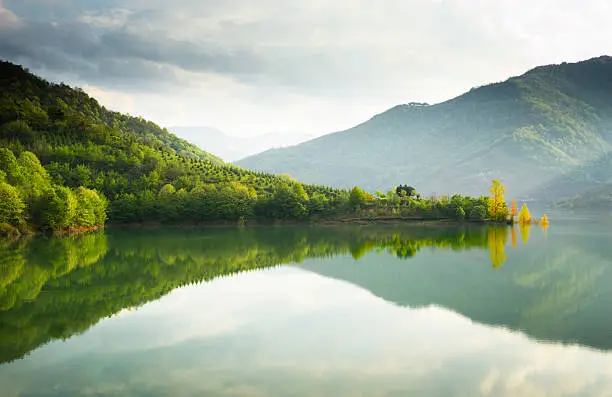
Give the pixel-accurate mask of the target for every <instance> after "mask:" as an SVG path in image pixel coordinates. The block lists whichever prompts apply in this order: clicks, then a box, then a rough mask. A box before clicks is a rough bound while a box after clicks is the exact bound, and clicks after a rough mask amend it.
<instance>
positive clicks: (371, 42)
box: [0, 0, 612, 135]
mask: <svg viewBox="0 0 612 397" xmlns="http://www.w3.org/2000/svg"><path fill="white" fill-rule="evenodd" d="M611 14H612V4H611V3H610V2H608V1H605V0H601V1H595V0H585V1H580V2H578V1H574V0H539V1H526V0H513V1H510V0H499V1H495V2H491V1H477V0H448V1H446V0H387V1H374V0H370V1H354V0H351V1H348V0H339V1H336V2H333V3H330V2H328V1H323V0H313V1H308V2H306V1H295V0H288V1H287V0H282V1H280V0H262V1H257V2H253V1H246V0H226V1H218V0H215V1H211V0H175V1H172V2H170V1H161V0H147V1H144V0H122V1H119V0H109V1H101V0H81V1H74V0H44V1H43V0H4V1H2V0H0V58H4V59H7V60H10V61H13V62H17V63H21V64H24V65H25V66H27V67H29V68H30V69H31V70H32V71H34V72H36V73H39V74H41V75H42V76H44V77H47V78H50V79H53V80H56V81H57V80H60V81H64V82H66V83H69V84H75V85H79V86H81V87H83V88H84V89H85V90H86V91H87V92H89V93H90V94H91V95H93V96H95V97H96V98H98V99H99V100H100V102H101V103H102V104H104V105H106V106H107V107H109V108H111V109H114V110H119V111H123V112H128V113H131V114H135V115H142V116H143V117H145V118H148V119H151V120H154V121H156V122H158V123H159V124H161V125H163V126H172V125H183V126H189V125H193V126H197V125H207V126H214V127H216V128H219V129H220V130H222V131H224V132H225V133H228V134H232V135H255V134H262V133H269V132H272V131H292V132H295V133H308V134H315V135H318V134H323V133H327V132H331V131H334V130H339V129H345V128H348V127H351V126H353V125H355V124H356V123H359V122H361V121H364V120H366V119H368V118H369V117H370V116H372V115H373V114H375V113H378V112H381V111H383V110H385V109H386V108H389V107H391V106H393V105H396V104H398V103H405V102H411V101H423V102H430V103H433V102H438V101H442V100H445V99H448V98H451V97H453V96H456V95H458V94H460V93H461V92H463V91H466V90H468V89H469V88H471V87H473V86H476V85H481V84H485V83H488V82H492V81H500V80H503V79H505V78H507V77H509V76H511V75H516V74H520V73H522V72H524V71H526V70H527V69H529V68H531V67H534V66H537V65H540V64H548V63H559V62H562V61H577V60H582V59H586V58H590V57H593V56H598V55H601V54H604V53H612V25H610V24H609V15H611Z"/></svg>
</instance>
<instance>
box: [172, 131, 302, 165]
mask: <svg viewBox="0 0 612 397" xmlns="http://www.w3.org/2000/svg"><path fill="white" fill-rule="evenodd" d="M169 130H170V131H172V132H173V133H174V134H176V135H177V136H180V137H181V138H183V139H185V140H187V141H189V142H191V143H193V144H195V145H197V146H199V147H201V148H206V149H207V150H209V151H210V152H212V153H215V154H216V155H218V156H219V157H221V158H222V159H223V160H225V161H236V160H240V159H242V158H245V157H247V156H251V155H254V154H256V153H260V152H263V151H266V150H268V149H271V148H280V147H285V146H291V145H295V144H298V143H300V142H304V141H307V140H308V139H311V138H313V136H312V135H306V134H289V133H286V134H283V133H269V134H261V135H255V136H236V135H228V134H225V133H223V132H222V131H220V130H218V129H216V128H213V127H206V126H201V127H170V128H169Z"/></svg>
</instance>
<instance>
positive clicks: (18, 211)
mask: <svg viewBox="0 0 612 397" xmlns="http://www.w3.org/2000/svg"><path fill="white" fill-rule="evenodd" d="M24 209H25V204H24V203H23V201H22V200H21V197H20V196H19V192H18V191H17V189H15V188H14V187H13V186H11V185H9V184H8V183H6V182H0V223H8V224H10V225H13V226H17V225H18V224H19V223H20V221H21V220H22V219H23V215H24Z"/></svg>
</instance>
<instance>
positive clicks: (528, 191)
mask: <svg viewBox="0 0 612 397" xmlns="http://www.w3.org/2000/svg"><path fill="white" fill-rule="evenodd" d="M611 149H612V58H610V57H601V58H595V59H591V60H588V61H584V62H579V63H575V64H565V63H564V64H562V65H550V66H543V67H538V68H536V69H533V70H531V71H529V72H527V73H525V74H524V75H522V76H519V77H513V78H510V79H509V80H507V81H505V82H502V83H496V84H491V85H488V86H483V87H479V88H475V89H472V90H471V91H469V92H467V93H465V94H463V95H461V96H459V97H457V98H455V99H452V100H449V101H447V102H443V103H440V104H436V105H431V106H427V105H425V106H423V105H413V104H411V105H400V106H396V107H394V108H392V109H390V110H388V111H386V112H384V113H382V114H379V115H377V116H375V117H373V118H372V119H370V120H369V121H367V122H365V123H363V124H361V125H359V126H356V127H354V128H352V129H349V130H347V131H343V132H337V133H333V134H330V135H326V136H323V137H320V138H318V139H315V140H312V141H309V142H306V143H303V144H300V145H296V146H293V147H290V148H283V149H275V150H269V151H267V152H264V153H261V154H259V155H255V156H252V157H249V158H246V159H244V160H242V161H239V162H238V163H237V164H238V165H240V166H243V167H246V168H250V169H255V170H262V171H267V172H282V173H289V174H291V175H293V176H294V177H296V178H298V179H300V180H304V181H305V182H311V183H321V184H326V185H333V186H338V187H349V186H352V185H359V186H362V187H364V188H366V189H369V190H375V189H381V190H383V189H388V188H389V187H392V186H396V185H397V184H399V183H410V184H411V185H413V186H416V187H417V188H418V189H419V190H420V191H421V192H422V193H425V194H429V193H440V192H445V193H446V192H463V193H469V194H477V193H482V192H484V191H486V188H487V186H488V185H489V183H490V180H491V179H492V178H501V179H502V180H503V181H504V182H505V183H506V184H507V185H508V186H509V188H510V193H512V194H515V195H538V196H540V197H544V196H546V195H547V191H546V190H545V189H542V187H543V186H546V185H547V184H549V183H551V182H553V181H554V180H555V178H556V177H558V176H561V175H564V174H566V173H569V172H571V171H572V170H573V169H574V168H576V167H579V166H580V165H582V164H585V163H587V162H593V161H596V160H597V159H599V158H601V157H603V156H605V155H606V154H607V153H608V152H609V151H610V150H611Z"/></svg>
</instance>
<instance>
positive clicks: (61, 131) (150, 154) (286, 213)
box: [0, 62, 348, 229]
mask: <svg viewBox="0 0 612 397" xmlns="http://www.w3.org/2000/svg"><path fill="white" fill-rule="evenodd" d="M0 148H4V149H8V150H4V151H3V152H1V153H0V154H2V153H3V154H2V156H0V157H7V158H8V157H10V158H11V159H12V158H13V157H15V158H17V159H22V158H24V155H23V154H24V153H26V155H25V158H26V159H27V158H33V159H34V158H37V159H36V161H34V160H33V163H36V164H39V163H38V161H40V164H42V166H43V167H44V169H42V170H40V172H39V173H38V174H39V175H40V178H38V179H40V180H41V181H42V180H44V181H45V186H42V185H41V184H40V183H37V182H33V181H31V179H28V178H25V179H28V180H29V181H30V182H28V183H25V182H24V178H18V177H19V176H20V175H23V174H24V173H23V172H22V171H23V169H24V167H23V166H21V167H17V166H14V167H13V166H12V165H11V164H9V163H11V162H10V161H9V162H7V161H0V183H4V180H3V179H4V178H5V177H6V176H8V177H7V182H8V183H9V184H11V185H15V186H13V187H19V186H21V188H19V189H17V190H18V192H19V191H20V192H27V191H29V190H34V191H36V192H40V194H37V195H36V197H35V198H36V200H30V202H28V197H26V196H27V195H26V194H25V193H24V194H22V197H20V198H21V199H22V200H23V201H25V202H26V207H27V208H26V209H25V211H24V212H23V213H24V216H23V217H17V216H13V215H11V219H10V220H4V219H3V218H2V214H3V213H4V212H6V211H4V210H5V208H4V207H3V205H1V204H5V203H2V202H0V224H1V223H3V222H5V223H9V224H11V225H12V226H14V227H18V228H20V229H23V228H22V226H21V225H23V224H25V223H27V222H29V223H30V226H32V227H35V228H38V229H46V228H48V226H49V225H48V223H49V222H45V221H44V218H47V217H48V216H47V215H48V214H49V213H50V211H55V212H58V213H61V216H60V215H59V214H55V215H58V216H57V217H56V218H61V219H60V220H61V222H62V223H63V224H71V222H70V220H69V219H64V218H65V215H66V214H68V213H69V212H70V208H71V204H70V199H69V198H67V195H66V194H64V197H63V198H62V197H59V196H58V194H54V193H53V192H51V191H50V189H51V188H50V187H47V186H65V187H67V188H72V189H77V188H79V187H80V186H83V187H85V188H88V189H95V190H96V191H97V192H99V193H102V194H103V196H104V197H105V198H106V199H108V201H109V208H108V215H109V218H110V220H111V221H114V222H150V221H154V222H172V223H177V222H203V221H206V222H208V221H211V222H220V221H221V222H225V221H229V222H237V221H239V222H242V221H245V220H248V219H251V218H255V217H257V218H266V219H270V218H273V219H278V218H282V219H287V218H290V219H297V218H305V217H307V216H322V215H325V214H329V213H331V212H334V211H340V210H342V209H343V208H344V207H345V204H346V203H347V202H348V192H346V191H341V190H337V189H331V188H327V187H321V186H311V185H305V184H303V183H301V182H297V181H295V180H292V179H290V178H286V177H278V176H274V175H270V174H265V173H257V172H251V171H248V170H245V169H242V168H239V167H236V166H234V165H230V164H226V163H224V162H223V161H222V160H220V159H219V158H218V157H216V156H214V155H211V154H209V153H207V152H204V151H203V150H201V149H199V148H198V147H196V146H194V145H192V144H190V143H188V142H187V141H185V140H182V139H180V138H178V137H176V136H175V135H173V134H171V133H169V132H168V131H167V130H165V129H162V128H160V127H159V126H157V125H156V124H154V123H152V122H150V121H146V120H144V119H142V118H138V117H132V116H128V115H124V114H120V113H117V112H112V111H109V110H107V109H105V108H104V107H102V106H100V105H99V104H98V102H97V101H96V100H95V99H93V98H90V97H89V96H88V95H87V94H85V93H84V92H83V91H82V90H79V89H74V88H71V87H68V86H66V85H63V84H60V85H57V84H53V83H49V82H47V81H44V80H42V79H40V78H38V77H37V76H34V75H32V74H31V73H29V72H28V71H27V70H25V69H23V68H21V67H20V66H17V65H13V64H11V63H8V62H0ZM28 152H30V153H29V154H27V153H28ZM32 153H33V155H32ZM5 155H6V156H5ZM20 161H21V160H20ZM12 163H14V161H13V162H12ZM21 163H24V164H25V160H24V161H21V162H20V164H21ZM40 164H39V165H38V166H40ZM17 165H19V164H17ZM22 165H23V164H22ZM26 168H27V167H26ZM16 185H19V186H16ZM29 185H35V186H32V189H30V187H28V186H29ZM7 189H8V190H10V192H9V193H7V194H10V195H11V197H17V195H16V194H13V193H14V190H15V189H13V188H11V187H8V188H6V189H3V190H7ZM8 190H7V191H8ZM1 193H2V191H0V194H1ZM15 200H17V198H15ZM50 203H53V205H51V204H50ZM9 204H11V208H17V207H19V206H17V207H16V205H14V204H15V203H9ZM17 204H19V203H17ZM9 209H10V208H9ZM37 211H38V212H42V215H43V216H41V217H39V218H41V220H38V219H37V216H36V212H37ZM12 212H15V211H12ZM12 212H11V213H12ZM17 218H19V219H17ZM53 229H55V228H53Z"/></svg>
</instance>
